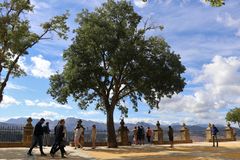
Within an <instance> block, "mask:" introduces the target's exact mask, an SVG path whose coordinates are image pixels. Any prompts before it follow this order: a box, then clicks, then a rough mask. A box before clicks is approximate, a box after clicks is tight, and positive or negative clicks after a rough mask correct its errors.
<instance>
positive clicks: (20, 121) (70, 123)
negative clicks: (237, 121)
mask: <svg viewBox="0 0 240 160" xmlns="http://www.w3.org/2000/svg"><path fill="white" fill-rule="evenodd" d="M78 120H79V119H77V118H73V117H69V118H66V119H65V121H66V123H65V125H66V127H67V130H68V131H73V130H74V128H75V126H76V124H77V121H78ZM46 121H48V122H49V126H50V129H51V130H53V128H54V127H55V126H56V125H57V123H58V121H57V120H54V121H52V120H49V119H47V120H46ZM26 122H27V118H17V119H9V120H7V121H5V122H4V123H2V122H0V126H8V125H18V126H23V125H25V124H26ZM37 122H38V119H33V122H32V124H33V126H34V125H35V124H36V123H37ZM93 124H95V125H96V126H97V129H98V130H99V131H106V130H107V126H106V124H105V123H101V122H95V121H90V120H83V119H82V125H83V126H84V127H85V129H86V130H87V131H88V130H91V128H92V125H93ZM125 125H126V126H127V127H128V129H129V130H130V131H132V130H133V129H134V127H135V126H143V127H144V128H147V127H150V128H152V129H154V128H156V125H153V124H151V123H146V122H138V123H136V124H134V123H126V124H125ZM171 126H172V127H173V129H174V132H175V133H178V132H179V131H180V129H181V128H182V125H180V124H179V123H173V124H171ZM216 126H217V127H218V129H219V131H220V135H222V136H223V135H224V128H225V127H226V126H224V125H219V124H216ZM119 127H120V124H119V123H115V129H116V130H117V129H118V128H119ZM187 127H188V128H189V130H190V134H191V135H192V136H196V137H204V136H205V130H206V128H207V127H208V124H197V125H188V126H187ZM161 128H162V129H163V131H164V133H165V134H166V132H167V131H168V125H161ZM236 133H237V135H240V130H239V128H236Z"/></svg>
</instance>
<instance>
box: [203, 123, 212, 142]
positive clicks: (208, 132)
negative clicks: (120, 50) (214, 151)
mask: <svg viewBox="0 0 240 160" xmlns="http://www.w3.org/2000/svg"><path fill="white" fill-rule="evenodd" d="M205 133H206V141H207V142H211V141H212V125H211V123H209V124H208V127H207V129H206V131H205Z"/></svg>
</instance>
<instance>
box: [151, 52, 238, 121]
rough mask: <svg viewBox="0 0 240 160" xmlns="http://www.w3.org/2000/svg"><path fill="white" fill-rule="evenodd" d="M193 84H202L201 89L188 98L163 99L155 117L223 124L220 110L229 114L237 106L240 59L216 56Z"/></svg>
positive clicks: (182, 96) (183, 96) (180, 95)
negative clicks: (181, 115) (181, 117)
mask: <svg viewBox="0 0 240 160" xmlns="http://www.w3.org/2000/svg"><path fill="white" fill-rule="evenodd" d="M193 84H202V87H201V88H198V90H195V91H194V93H193V94H191V95H182V94H179V95H174V96H173V97H172V99H168V98H164V99H163V100H162V101H161V102H160V106H161V107H160V110H159V111H157V112H156V113H158V114H159V113H163V112H173V113H179V112H182V113H185V114H186V116H187V117H192V119H194V116H195V118H197V119H198V120H199V121H210V120H211V121H214V119H215V121H217V122H219V121H221V122H224V121H225V120H224V115H222V113H220V110H221V109H225V110H229V109H230V108H232V107H235V106H236V105H239V103H240V98H239V95H240V57H228V58H225V57H221V56H215V57H214V58H213V60H212V62H211V63H209V64H205V65H203V67H202V70H201V72H200V73H199V75H198V76H196V77H195V78H194V80H193ZM189 113H190V114H189ZM218 114H219V115H221V116H218ZM224 114H226V113H224Z"/></svg>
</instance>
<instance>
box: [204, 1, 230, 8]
mask: <svg viewBox="0 0 240 160" xmlns="http://www.w3.org/2000/svg"><path fill="white" fill-rule="evenodd" d="M205 2H209V3H210V4H211V6H213V7H221V6H222V5H225V0H205Z"/></svg>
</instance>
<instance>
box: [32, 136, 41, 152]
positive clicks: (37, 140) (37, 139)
mask: <svg viewBox="0 0 240 160" xmlns="http://www.w3.org/2000/svg"><path fill="white" fill-rule="evenodd" d="M37 144H38V145H39V149H40V152H41V153H43V148H42V145H43V136H42V135H39V136H33V140H32V145H31V147H30V149H29V151H28V153H32V150H33V148H34V147H35V146H36V145H37Z"/></svg>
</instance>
